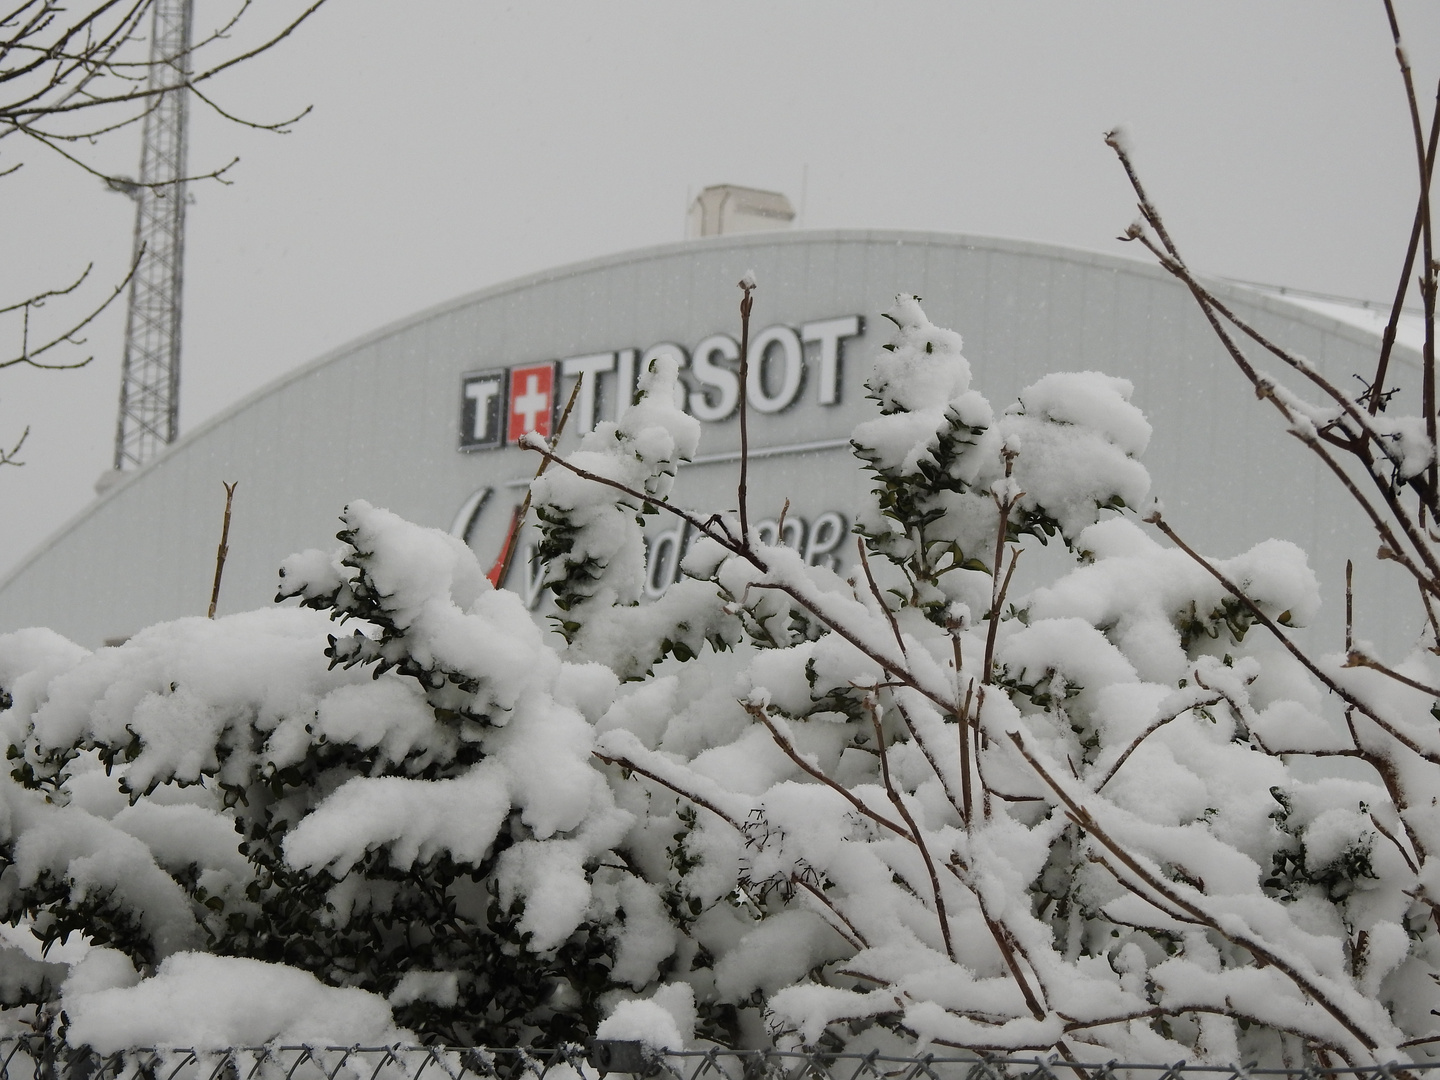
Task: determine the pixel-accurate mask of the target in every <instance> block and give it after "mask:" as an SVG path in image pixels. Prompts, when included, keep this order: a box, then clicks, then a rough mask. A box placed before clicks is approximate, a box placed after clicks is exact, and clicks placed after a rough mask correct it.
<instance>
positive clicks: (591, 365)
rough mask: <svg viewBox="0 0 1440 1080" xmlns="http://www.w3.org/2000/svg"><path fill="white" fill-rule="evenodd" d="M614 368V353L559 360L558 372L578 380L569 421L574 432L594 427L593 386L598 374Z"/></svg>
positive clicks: (583, 432)
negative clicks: (573, 406)
mask: <svg viewBox="0 0 1440 1080" xmlns="http://www.w3.org/2000/svg"><path fill="white" fill-rule="evenodd" d="M614 370H615V354H614V353H613V352H607V353H593V354H591V355H590V356H572V357H570V358H569V359H567V360H561V361H560V374H561V375H564V376H565V377H566V378H571V377H573V378H577V379H579V380H580V393H579V394H578V395H577V396H576V398H575V416H574V418H573V419H572V420H571V423H573V424H574V425H575V432H576V434H578V435H584V434H585V433H586V432H587V431H592V430H593V429H594V427H595V400H596V397H595V388H596V386H597V385H598V384H599V382H600V375H601V374H602V373H603V372H606V371H614Z"/></svg>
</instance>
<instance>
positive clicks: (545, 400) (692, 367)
mask: <svg viewBox="0 0 1440 1080" xmlns="http://www.w3.org/2000/svg"><path fill="white" fill-rule="evenodd" d="M863 328H864V320H863V319H862V318H861V316H859V315H845V316H841V317H839V318H831V319H819V320H816V321H813V322H806V323H801V324H800V325H798V326H789V325H785V324H783V323H782V324H776V325H774V326H768V327H766V328H765V329H763V330H761V331H760V332H759V333H758V334H756V335H755V337H754V339H753V340H752V341H751V343H750V366H749V378H748V380H747V383H748V385H747V386H746V387H745V395H746V399H747V403H748V405H749V408H750V409H752V410H754V411H755V412H756V413H760V414H766V413H779V412H784V411H785V410H786V409H789V408H791V407H792V406H794V405H796V404H798V403H801V402H802V401H810V402H813V403H814V404H816V405H820V406H830V405H838V404H839V403H840V399H841V380H840V374H841V363H840V361H841V356H842V352H843V348H844V343H845V341H846V340H848V339H850V338H853V337H856V336H858V335H859V334H860V333H861V331H862V330H863ZM664 355H669V356H673V357H674V358H675V360H676V362H677V363H678V364H679V366H680V368H681V370H682V372H685V373H686V374H685V375H684V376H683V380H684V382H685V385H684V386H683V387H682V389H681V397H682V398H683V400H682V401H681V402H680V404H681V406H682V407H683V408H684V409H685V410H686V411H687V412H689V413H690V414H691V415H693V416H695V417H696V418H697V419H699V420H701V421H704V422H706V423H718V422H721V421H724V420H728V419H729V418H730V417H732V416H734V415H735V413H736V411H737V410H738V408H739V405H740V390H741V388H740V375H739V372H738V370H737V368H738V361H739V359H740V346H739V344H738V343H737V342H736V341H735V339H734V338H733V337H731V336H730V335H729V334H712V335H710V336H709V337H707V338H705V339H704V340H703V341H700V342H699V343H698V344H696V345H695V346H694V347H693V348H692V349H690V350H688V351H687V350H686V349H685V348H684V347H683V346H681V345H677V344H675V343H674V342H669V341H665V342H661V343H659V344H658V345H652V346H650V348H648V349H645V350H643V351H641V350H639V349H617V350H615V351H613V352H600V353H587V354H585V355H581V356H570V357H566V358H564V359H560V360H551V361H547V362H545V363H540V364H522V365H517V366H514V367H509V368H502V369H492V370H489V371H478V372H472V373H470V374H467V375H465V376H463V377H462V379H461V398H460V401H461V404H460V449H461V450H465V451H469V450H492V449H497V448H499V447H502V446H512V445H514V444H515V443H516V442H518V441H519V439H520V437H521V436H522V435H526V434H528V433H530V432H532V431H533V432H537V433H538V434H540V435H543V436H546V437H548V436H550V435H551V433H552V431H553V425H554V422H555V413H556V407H557V405H558V400H557V399H558V394H557V391H558V389H559V386H560V383H561V381H562V380H565V379H572V378H578V377H581V376H583V379H582V380H581V383H580V392H579V395H578V396H577V398H576V401H575V415H574V416H573V418H572V420H571V425H572V429H573V430H574V431H576V432H577V433H580V434H583V433H585V432H587V431H589V430H590V429H591V428H593V427H594V426H595V422H596V421H597V420H599V419H615V418H616V417H617V415H618V413H619V412H620V410H621V408H623V406H624V405H628V404H629V402H630V401H631V400H632V398H633V395H634V392H635V381H636V377H637V375H638V374H639V373H640V372H642V371H644V370H645V369H646V368H647V367H648V366H649V364H650V362H651V361H652V360H653V359H654V358H656V357H657V356H664ZM602 413H603V414H604V415H603V416H602V415H601V414H602Z"/></svg>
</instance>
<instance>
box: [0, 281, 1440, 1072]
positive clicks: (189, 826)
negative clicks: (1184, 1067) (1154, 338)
mask: <svg viewBox="0 0 1440 1080" xmlns="http://www.w3.org/2000/svg"><path fill="white" fill-rule="evenodd" d="M891 317H892V319H893V321H894V322H895V326H896V329H895V333H894V335H893V338H892V340H891V342H890V343H889V344H887V345H886V346H885V349H884V351H882V352H881V353H880V355H879V357H878V358H877V359H876V362H875V368H874V372H873V374H872V375H871V377H870V380H869V383H868V385H869V387H870V389H871V392H872V395H873V397H874V398H875V400H876V402H877V405H878V410H877V414H876V415H875V417H874V418H873V419H871V420H869V421H867V422H865V423H864V424H862V425H861V426H860V427H859V428H858V429H857V430H856V432H855V440H854V441H855V448H856V452H857V454H858V455H859V458H860V459H861V461H862V462H863V465H864V467H865V468H867V469H868V470H869V472H870V473H871V474H872V476H873V479H874V483H873V497H872V499H871V502H870V504H869V506H868V507H867V508H866V509H865V510H864V512H863V513H861V514H860V515H859V518H858V520H859V524H858V526H857V531H858V533H859V534H860V535H859V537H858V542H859V544H860V555H861V561H860V563H859V564H858V566H857V568H856V570H855V572H854V573H853V574H852V575H851V576H850V577H848V578H847V577H842V576H840V575H838V574H837V573H835V572H833V571H831V570H830V569H828V568H824V567H815V566H808V565H806V564H805V562H804V561H803V559H802V558H801V556H800V555H799V554H798V553H797V552H795V551H793V550H791V549H789V548H786V547H783V546H768V545H765V544H763V543H761V542H760V540H759V538H758V536H756V535H753V534H752V535H750V536H742V535H741V533H740V526H739V521H738V518H737V517H736V516H735V515H734V514H720V515H718V516H717V515H712V514H711V513H710V511H711V510H712V509H714V508H706V509H704V510H698V511H695V512H693V513H691V512H688V511H680V510H678V509H676V505H675V504H672V503H671V502H670V494H671V487H672V484H674V482H675V480H676V469H677V466H678V464H679V463H680V462H682V461H683V460H685V459H686V458H688V457H690V456H691V455H692V454H693V453H694V451H695V447H696V441H697V429H696V425H695V424H694V422H693V420H691V419H690V418H688V417H686V416H684V415H683V414H682V413H680V412H678V411H677V410H676V409H675V408H674V407H673V405H672V402H673V393H672V385H673V381H674V379H675V372H674V370H673V368H669V367H657V368H656V369H655V370H653V371H651V372H648V373H647V374H646V376H645V380H644V383H643V386H642V390H643V394H642V399H641V401H640V402H639V403H638V404H637V405H636V406H635V407H633V408H632V409H631V410H630V411H629V412H628V413H627V414H626V415H625V417H623V418H622V420H621V421H620V423H619V424H618V425H616V424H601V425H599V426H598V427H597V429H596V430H595V431H594V432H593V433H592V434H590V435H589V436H587V437H586V439H585V441H584V443H583V445H582V446H581V447H580V449H579V450H578V451H577V452H576V453H575V454H574V455H572V456H571V458H570V459H569V461H568V462H564V461H560V462H558V463H557V464H556V465H554V466H552V468H551V469H550V470H549V472H548V473H547V474H546V476H545V477H544V478H543V479H542V480H540V481H538V482H537V483H536V485H535V489H534V496H535V505H536V510H537V514H538V518H539V520H540V522H541V525H542V528H543V529H544V533H545V541H544V543H545V552H546V554H547V556H548V557H549V559H550V563H549V571H548V577H547V585H548V587H549V588H550V589H551V590H553V592H554V593H555V596H556V598H557V601H558V602H559V605H560V608H561V614H560V616H559V624H560V625H559V629H560V630H561V631H562V633H561V634H547V633H546V632H544V631H543V630H542V629H541V628H539V627H537V626H536V625H535V624H534V623H533V622H532V621H531V620H530V618H529V616H528V615H527V613H526V611H525V608H524V605H523V604H522V603H521V601H520V600H519V599H518V598H517V597H515V596H514V595H512V594H510V593H507V592H505V591H502V590H496V589H494V588H492V587H491V585H490V583H489V582H488V581H487V579H486V577H485V575H484V573H483V572H482V570H481V569H480V567H479V566H478V565H477V563H476V561H475V558H474V556H473V554H472V553H471V552H470V550H469V549H468V548H467V547H465V546H464V545H463V544H462V543H460V542H459V541H457V540H454V539H453V538H450V537H448V536H445V535H443V534H441V533H439V532H436V531H434V530H429V529H423V528H419V527H417V526H414V525H411V524H408V523H406V522H404V521H402V520H400V519H399V518H397V517H396V516H394V515H393V514H390V513H388V512H386V511H384V510H381V509H378V508H376V507H373V506H371V505H369V504H367V503H364V502H355V503H352V504H351V505H350V506H348V507H346V509H345V512H344V515H343V520H344V530H343V531H342V533H341V540H342V547H341V548H340V549H339V550H338V551H336V552H334V553H332V554H326V553H321V552H315V551H311V552H306V553H304V554H301V555H297V556H295V557H293V558H291V559H290V560H288V561H287V562H286V563H285V565H284V567H283V568H282V570H281V574H282V577H281V589H280V592H281V598H291V599H298V601H299V603H298V604H294V603H291V604H285V605H282V606H279V607H276V608H273V609H270V610H267V611H259V612H251V613H247V614H243V615H236V616H231V617H229V618H224V619H219V620H216V621H213V622H211V621H207V620H204V619H187V620H180V621H177V622H173V623H168V624H163V625H159V626H155V627H151V628H150V629H148V630H145V631H143V632H141V633H139V634H137V635H136V636H135V637H134V638H132V639H131V640H130V641H128V642H126V643H125V644H124V645H122V646H120V647H117V648H107V649H102V650H100V651H98V652H93V653H92V652H89V651H87V650H85V649H82V648H80V647H78V646H76V645H73V644H71V643H69V642H67V641H65V640H63V639H61V638H59V637H58V636H56V635H55V634H53V633H50V632H48V631H44V630H29V631H24V632H21V633H18V634H11V635H8V636H5V637H0V708H3V711H0V735H3V736H4V741H5V743H6V744H7V746H8V747H9V750H8V756H9V762H8V765H9V768H7V769H6V770H5V775H3V776H0V919H3V920H4V921H5V922H6V923H7V924H8V925H7V926H6V928H5V936H4V938H3V939H0V1005H3V1008H4V1011H3V1012H0V1025H9V1026H10V1027H12V1028H17V1027H26V1026H28V1027H42V1028H46V1029H47V1030H50V1031H52V1032H54V1033H55V1034H56V1035H57V1036H59V1037H63V1038H65V1039H67V1040H68V1041H69V1042H70V1043H71V1044H72V1045H77V1046H78V1045H90V1046H93V1047H96V1048H97V1049H102V1050H108V1049H113V1048H117V1047H120V1046H122V1045H124V1044H125V1043H126V1042H145V1043H151V1044H157V1043H170V1044H173V1045H198V1046H219V1045H225V1044H230V1043H250V1044H255V1043H260V1042H265V1041H269V1040H275V1039H282V1040H292V1041H304V1042H311V1043H320V1042H331V1043H364V1042H369V1043H372V1044H373V1043H375V1042H385V1041H395V1040H400V1039H421V1040H426V1041H445V1042H455V1043H476V1042H478V1043H489V1044H492V1045H504V1044H516V1043H553V1042H556V1041H560V1040H572V1039H580V1038H583V1037H586V1036H590V1035H594V1034H600V1035H602V1036H609V1037H619V1038H638V1039H641V1040H643V1041H647V1042H650V1043H651V1044H653V1045H655V1046H669V1047H671V1048H678V1047H679V1046H680V1045H681V1044H683V1045H685V1046H703V1045H707V1044H711V1043H719V1044H724V1045H727V1046H735V1047H750V1046H760V1045H767V1044H779V1045H785V1046H793V1045H802V1044H803V1045H806V1046H817V1047H822V1048H838V1047H841V1046H845V1047H849V1048H851V1049H862V1050H863V1049H869V1048H873V1047H884V1048H889V1049H896V1048H902V1047H913V1046H915V1045H916V1043H917V1041H918V1043H919V1044H922V1045H923V1044H927V1043H929V1044H940V1045H945V1046H955V1047H964V1048H969V1049H975V1050H995V1051H1021V1050H1034V1051H1041V1052H1047V1053H1048V1052H1052V1051H1053V1052H1058V1053H1061V1054H1064V1055H1067V1056H1073V1057H1074V1058H1075V1059H1079V1060H1107V1059H1112V1058H1119V1059H1129V1060H1146V1061H1162V1060H1163V1061H1175V1060H1180V1059H1189V1060H1195V1061H1211V1062H1234V1061H1257V1060H1258V1061H1264V1062H1269V1063H1279V1062H1282V1061H1283V1062H1292V1063H1293V1062H1300V1061H1304V1060H1319V1061H1326V1062H1331V1063H1339V1062H1350V1063H1361V1062H1370V1061H1376V1060H1394V1059H1403V1058H1405V1057H1407V1056H1411V1057H1416V1056H1423V1055H1424V1053H1425V1044H1424V1040H1425V1039H1426V1038H1427V1037H1429V1036H1431V1035H1432V1033H1434V1032H1436V1031H1437V1030H1440V1021H1437V1020H1436V1019H1435V1016H1434V1015H1433V1014H1432V1011H1431V1010H1432V1009H1434V1008H1437V1007H1440V989H1437V979H1436V976H1437V974H1440V952H1437V942H1440V935H1437V930H1436V926H1437V923H1440V916H1437V914H1436V912H1437V908H1436V906H1435V901H1434V899H1432V896H1431V894H1430V890H1431V889H1437V894H1440V861H1437V858H1436V856H1435V855H1434V854H1432V852H1436V851H1437V850H1440V812H1437V810H1436V809H1435V807H1436V805H1437V802H1436V800H1437V799H1440V768H1437V764H1440V731H1437V730H1436V721H1435V716H1433V715H1432V708H1433V707H1434V706H1435V701H1436V697H1437V692H1436V691H1433V690H1431V689H1430V687H1433V686H1436V685H1437V683H1440V664H1437V660H1436V657H1435V655H1434V654H1433V653H1432V652H1430V651H1428V650H1425V649H1421V650H1418V651H1417V652H1416V653H1415V654H1414V655H1413V656H1411V657H1408V658H1406V659H1405V660H1404V661H1403V662H1402V663H1401V664H1399V665H1398V666H1396V667H1394V668H1384V667H1383V666H1381V665H1378V663H1356V662H1355V658H1354V656H1353V655H1352V656H1350V657H1348V658H1347V656H1346V655H1338V656H1334V657H1330V658H1328V659H1326V660H1323V661H1321V662H1320V665H1319V667H1318V668H1317V671H1318V673H1319V674H1320V675H1321V676H1323V678H1324V679H1325V680H1328V681H1329V684H1330V685H1331V686H1339V687H1341V688H1342V689H1343V691H1344V694H1345V695H1346V696H1345V698H1344V700H1343V701H1338V699H1337V698H1335V697H1334V696H1332V697H1331V698H1330V699H1329V700H1327V698H1326V695H1325V693H1324V686H1323V684H1322V683H1321V682H1319V681H1317V675H1316V672H1312V671H1309V670H1307V669H1306V667H1305V666H1304V663H1303V662H1302V660H1301V659H1299V658H1297V656H1296V655H1293V654H1292V652H1290V651H1287V648H1286V647H1285V645H1284V644H1283V642H1282V641H1281V640H1280V639H1279V638H1277V637H1276V636H1275V635H1273V634H1271V633H1270V630H1269V628H1270V627H1274V628H1275V629H1277V630H1279V629H1280V627H1281V626H1283V625H1298V624H1303V623H1304V622H1306V621H1307V620H1309V619H1311V618H1312V617H1313V616H1314V615H1315V614H1316V610H1317V607H1318V591H1317V588H1316V584H1315V580H1314V577H1313V575H1312V574H1311V572H1310V570H1309V568H1308V567H1307V565H1306V562H1305V557H1304V555H1303V553H1302V552H1300V551H1299V550H1298V549H1296V548H1295V547H1293V546H1292V545H1289V544H1286V543H1282V542H1279V541H1269V542H1267V543H1264V544H1261V545H1259V546H1257V547H1255V548H1253V549H1252V550H1250V551H1247V552H1241V553H1238V554H1237V553H1228V556H1227V557H1224V558H1219V559H1215V560H1210V561H1209V562H1208V565H1207V563H1206V562H1205V561H1202V560H1200V559H1198V558H1195V557H1192V556H1191V555H1189V554H1187V553H1186V552H1184V551H1182V550H1179V549H1177V548H1176V547H1174V546H1169V545H1166V544H1163V543H1162V542H1160V541H1159V540H1158V539H1157V537H1156V535H1155V534H1154V533H1153V532H1151V531H1147V529H1145V528H1144V527H1142V524H1141V522H1140V521H1139V520H1137V514H1136V512H1135V510H1134V509H1132V508H1136V507H1140V506H1142V505H1144V504H1145V503H1146V500H1147V498H1148V496H1149V478H1148V475H1147V474H1146V472H1145V470H1144V468H1143V466H1142V465H1141V464H1140V461H1139V457H1140V455H1141V454H1142V452H1143V451H1144V449H1145V446H1146V443H1147V441H1148V439H1149V436H1150V428H1149V425H1148V424H1147V422H1146V421H1145V418H1144V416H1143V415H1142V413H1141V411H1140V409H1139V408H1137V406H1136V405H1135V404H1134V403H1132V402H1131V401H1130V396H1131V390H1132V388H1131V386H1130V384H1129V383H1127V382H1126V381H1124V380H1122V379H1115V378H1110V377H1107V376H1105V375H1101V374H1098V373H1094V372H1078V373H1073V372H1072V373H1062V374H1056V375H1051V376H1048V377H1047V378H1044V379H1042V380H1040V381H1039V382H1037V383H1035V384H1034V385H1033V386H1030V387H1028V388H1026V389H1025V390H1024V391H1023V392H1022V393H1021V394H1020V398H1019V400H1018V401H1017V402H1016V403H1014V404H1013V405H1011V406H1010V407H1009V408H1007V409H1005V410H1003V411H1001V412H999V413H998V414H997V412H996V410H995V409H994V408H993V407H992V405H991V404H990V403H989V402H988V401H987V400H986V399H985V398H984V397H983V396H982V395H981V394H980V393H979V391H978V390H976V389H974V388H972V386H971V371H970V367H969V365H968V363H967V362H966V360H965V358H964V356H963V355H962V353H961V341H960V338H959V335H957V334H955V333H953V332H951V331H948V330H943V329H940V328H938V327H935V326H933V325H932V324H931V323H930V322H929V321H928V319H926V317H925V315H924V313H923V311H922V309H921V307H920V304H919V301H918V300H916V299H915V298H913V297H901V298H900V300H899V302H898V303H897V305H896V307H895V308H894V310H893V312H892V314H891ZM539 449H541V450H542V452H544V453H547V454H548V453H549V450H548V448H546V447H543V446H540V447H539ZM680 480H681V481H682V482H681V483H680V484H679V488H680V490H681V491H682V493H683V476H682V477H681V478H680ZM678 501H679V500H677V502H678ZM666 512H676V513H684V514H687V515H688V517H689V519H690V521H691V523H692V525H693V526H694V527H695V530H696V531H697V532H698V533H699V534H700V535H701V538H700V539H699V540H698V541H697V542H696V543H695V545H694V546H693V547H692V548H691V550H690V551H689V553H688V555H687V556H686V559H685V563H684V568H685V571H686V574H687V575H688V576H687V578H686V580H684V581H682V582H681V583H680V584H679V585H677V586H675V587H674V588H672V589H671V590H670V591H669V592H667V593H666V595H665V596H664V597H663V598H662V599H661V600H659V601H658V602H655V603H653V604H648V605H643V606H642V605H640V604H638V603H637V599H638V596H639V591H640V590H639V588H638V586H639V583H640V582H641V581H643V580H644V577H643V570H644V567H643V547H642V544H641V540H640V536H641V529H640V526H641V524H642V522H643V520H644V518H645V517H646V516H647V515H649V514H654V513H666ZM1145 513H1146V514H1147V515H1151V516H1154V517H1156V518H1157V519H1158V511H1157V510H1156V508H1155V507H1154V506H1153V505H1151V506H1148V507H1147V508H1146V510H1145ZM1040 544H1047V545H1049V546H1050V547H1051V550H1052V551H1054V550H1055V549H1056V548H1059V549H1060V550H1061V551H1063V552H1066V553H1068V557H1067V558H1066V559H1065V560H1064V566H1063V568H1062V569H1061V570H1060V571H1059V572H1058V573H1055V574H1053V575H1051V576H1050V577H1049V579H1048V580H1046V581H1045V582H1044V583H1042V584H1041V585H1039V586H1038V587H1035V588H1031V589H1027V590H1026V591H1025V592H1024V594H1023V595H1022V594H1020V593H1019V591H1018V590H1015V589H1012V588H1011V585H1012V584H1013V579H1012V577H1011V574H1012V572H1013V570H1014V566H1015V562H1016V560H1017V559H1018V558H1020V557H1021V553H1022V552H1024V551H1025V550H1027V549H1028V548H1032V547H1036V546H1038V545H1040ZM1040 561H1041V562H1042V563H1043V565H1046V566H1049V565H1052V563H1053V557H1052V558H1051V559H1049V560H1040ZM337 623H339V624H345V625H343V626H342V625H337ZM1261 624H1265V625H1261ZM1280 632H1281V633H1283V630H1281V631H1280ZM1426 644H1433V642H1430V641H1428V640H1427V642H1426ZM1337 701H1338V704H1337ZM1342 705H1343V706H1345V707H1344V708H1343V715H1342V709H1341V708H1340V707H1339V706H1342ZM1437 715H1440V714H1437ZM1334 758H1347V759H1352V760H1353V761H1358V762H1360V763H1362V764H1361V765H1360V766H1358V767H1353V768H1348V769H1341V768H1339V767H1336V766H1335V765H1334V764H1333V761H1332V759H1334ZM82 941H83V942H84V943H88V948H84V947H81V946H80V943H81V942H82ZM48 946H54V947H55V948H54V949H53V950H51V951H50V952H49V954H48V955H42V953H43V952H44V949H45V947H48ZM0 1030H3V1029H0Z"/></svg>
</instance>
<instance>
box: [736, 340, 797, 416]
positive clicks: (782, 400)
mask: <svg viewBox="0 0 1440 1080" xmlns="http://www.w3.org/2000/svg"><path fill="white" fill-rule="evenodd" d="M772 345H778V346H780V356H781V360H782V363H783V364H784V372H785V373H784V375H783V376H782V377H781V379H780V389H779V390H777V391H776V392H775V396H774V397H771V396H770V395H768V394H767V393H765V366H766V362H767V356H766V354H767V352H769V351H770V346H772ZM747 366H748V367H749V369H750V371H749V377H748V378H747V379H746V380H745V381H746V383H747V385H746V387H745V392H746V396H747V397H748V398H749V399H750V404H751V406H752V407H754V409H755V411H756V412H761V413H777V412H780V411H782V410H784V409H785V408H787V407H788V406H789V405H790V403H791V402H792V401H794V400H795V395H796V394H798V393H800V378H801V376H802V375H804V374H805V367H804V347H803V346H802V345H801V344H800V339H799V338H798V337H796V336H795V331H794V330H791V329H790V327H788V326H772V327H770V328H769V329H767V330H762V331H760V334H759V336H758V337H756V339H755V343H754V344H753V345H752V346H751V347H750V359H749V363H748V364H747Z"/></svg>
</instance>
